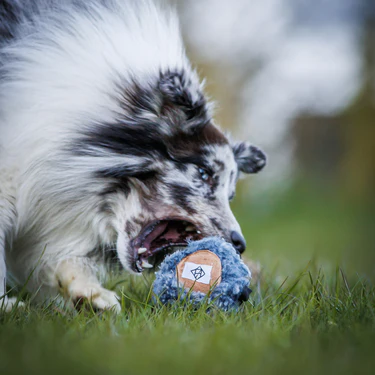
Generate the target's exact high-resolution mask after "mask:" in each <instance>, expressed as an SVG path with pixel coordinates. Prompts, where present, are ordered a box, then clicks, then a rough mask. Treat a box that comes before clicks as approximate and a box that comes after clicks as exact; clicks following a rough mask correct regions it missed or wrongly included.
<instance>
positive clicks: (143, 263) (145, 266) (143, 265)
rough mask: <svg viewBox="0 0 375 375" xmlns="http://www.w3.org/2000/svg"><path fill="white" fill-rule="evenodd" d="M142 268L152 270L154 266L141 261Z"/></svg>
mask: <svg viewBox="0 0 375 375" xmlns="http://www.w3.org/2000/svg"><path fill="white" fill-rule="evenodd" d="M142 267H143V268H153V267H154V266H153V265H152V264H150V263H149V262H147V260H143V261H142Z"/></svg>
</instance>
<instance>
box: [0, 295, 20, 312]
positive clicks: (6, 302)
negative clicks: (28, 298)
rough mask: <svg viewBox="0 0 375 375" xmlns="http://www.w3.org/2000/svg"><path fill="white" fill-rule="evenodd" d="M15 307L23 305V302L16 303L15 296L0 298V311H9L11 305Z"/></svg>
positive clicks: (11, 307)
mask: <svg viewBox="0 0 375 375" xmlns="http://www.w3.org/2000/svg"><path fill="white" fill-rule="evenodd" d="M16 305H17V307H24V306H25V304H24V303H23V302H20V301H19V302H18V304H17V298H16V297H11V298H8V297H7V296H5V297H4V298H2V299H1V300H0V311H4V312H10V311H12V309H13V307H14V306H16Z"/></svg>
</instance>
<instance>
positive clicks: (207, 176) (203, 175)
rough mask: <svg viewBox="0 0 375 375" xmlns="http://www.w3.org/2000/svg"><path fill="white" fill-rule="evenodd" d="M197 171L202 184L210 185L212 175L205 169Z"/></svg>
mask: <svg viewBox="0 0 375 375" xmlns="http://www.w3.org/2000/svg"><path fill="white" fill-rule="evenodd" d="M198 171H199V174H200V175H201V179H202V180H203V181H204V182H207V183H210V181H211V178H212V174H211V173H210V172H209V171H208V170H207V169H204V168H201V167H199V168H198Z"/></svg>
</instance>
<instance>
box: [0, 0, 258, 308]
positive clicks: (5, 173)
mask: <svg viewBox="0 0 375 375" xmlns="http://www.w3.org/2000/svg"><path fill="white" fill-rule="evenodd" d="M202 89H203V88H202V84H201V83H200V82H199V79H198V77H197V74H196V72H195V71H194V70H193V69H192V67H191V65H190V63H189V61H188V60H187V58H186V56H185V52H184V48H183V44H182V42H181V38H180V34H179V27H178V22H177V19H176V16H175V15H174V13H173V12H169V11H166V10H163V9H161V8H160V7H158V6H155V5H153V4H151V3H150V2H145V1H142V2H135V1H133V2H131V1H120V0H96V1H94V0H64V1H60V0H49V1H47V0H34V1H22V0H1V1H0V296H3V297H2V301H3V305H5V306H6V307H7V308H10V307H11V306H12V303H13V302H14V301H13V300H12V299H10V298H7V296H6V295H5V294H4V293H5V278H6V271H8V275H10V276H11V277H12V278H13V279H14V281H16V282H17V283H20V284H22V283H25V282H26V280H27V279H28V278H30V279H29V281H28V284H27V286H28V289H29V290H30V291H32V292H36V291H39V295H42V296H43V297H46V296H53V295H56V294H57V293H58V292H60V293H62V294H63V295H64V296H65V297H66V298H67V299H68V300H73V301H75V300H77V299H79V298H82V297H86V298H88V299H90V301H91V302H92V304H93V305H94V307H96V308H98V309H106V308H110V307H113V308H114V309H115V310H116V311H119V308H120V307H119V303H118V301H117V298H116V295H115V293H113V292H111V291H108V290H106V289H104V288H103V287H102V286H101V284H100V282H99V281H98V275H97V273H98V270H99V269H100V268H101V265H102V264H103V259H104V258H105V257H104V255H105V254H106V253H107V250H108V249H114V252H115V254H116V256H117V258H118V259H119V261H120V262H121V264H122V265H123V267H124V268H126V269H128V270H130V271H133V272H141V271H142V267H137V265H136V262H135V261H136V257H137V254H136V250H137V249H136V248H135V243H136V241H137V238H139V236H141V234H142V233H144V231H145V228H148V226H149V225H150V223H155V222H158V221H160V220H170V219H171V218H173V220H187V221H188V222H189V223H192V224H194V226H195V228H199V230H200V231H201V232H202V233H201V235H202V236H205V235H219V236H221V237H223V238H225V239H227V240H228V241H231V240H232V241H234V239H233V235H232V234H233V233H234V232H236V233H237V236H236V241H237V242H238V241H240V243H241V239H240V240H239V239H238V236H239V233H240V228H239V225H238V223H237V221H236V220H235V218H234V216H233V214H232V212H231V210H230V207H229V200H230V199H231V198H232V197H233V195H234V189H235V183H236V180H237V177H238V174H239V171H242V172H244V173H255V172H257V171H259V170H260V169H261V168H262V167H263V166H264V164H265V157H264V154H263V153H262V152H261V151H260V150H259V149H257V148H255V147H254V146H251V145H249V144H248V143H236V144H231V143H230V142H229V141H228V139H227V137H226V136H225V135H224V134H223V133H222V132H221V131H220V130H219V129H218V128H217V127H216V126H215V125H214V124H213V122H212V119H211V113H210V104H209V103H208V102H207V100H206V99H205V97H204V94H203V91H202ZM198 233H199V232H198ZM240 247H241V246H240ZM242 247H243V241H242ZM242 250H243V249H242ZM0 301H1V300H0Z"/></svg>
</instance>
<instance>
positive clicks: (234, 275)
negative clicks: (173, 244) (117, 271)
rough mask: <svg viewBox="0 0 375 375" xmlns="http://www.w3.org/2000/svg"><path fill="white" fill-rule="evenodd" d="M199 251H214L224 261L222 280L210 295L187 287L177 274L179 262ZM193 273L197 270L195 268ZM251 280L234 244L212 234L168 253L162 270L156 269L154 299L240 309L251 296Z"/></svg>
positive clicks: (162, 301) (248, 271)
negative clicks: (204, 303)
mask: <svg viewBox="0 0 375 375" xmlns="http://www.w3.org/2000/svg"><path fill="white" fill-rule="evenodd" d="M199 250H209V251H211V252H213V253H214V254H216V255H217V256H218V257H219V259H220V262H221V282H220V283H219V284H218V285H216V286H215V285H214V286H213V287H212V289H211V290H210V291H209V293H208V294H205V293H202V292H199V291H194V290H192V288H191V289H188V288H185V287H184V285H182V284H181V283H180V282H179V281H178V277H177V265H178V264H179V263H180V262H181V261H182V260H183V259H184V258H186V257H187V256H189V255H191V254H193V253H195V252H197V251H199ZM197 269H198V270H199V269H200V268H199V265H198V264H197ZM193 272H197V271H195V270H193ZM201 272H202V270H201ZM200 276H201V275H200ZM250 280H251V272H250V270H249V268H248V267H247V266H246V265H245V264H244V263H243V261H242V260H241V258H240V256H239V255H238V253H237V252H236V250H235V249H234V248H233V246H232V245H231V244H230V243H228V242H226V241H224V240H223V239H221V238H219V237H208V238H205V239H203V240H200V241H192V242H190V243H189V244H188V246H187V247H186V248H185V249H184V250H181V251H177V252H175V253H173V254H171V255H168V256H167V257H166V258H165V259H164V261H163V262H162V263H161V265H160V269H159V271H158V272H156V279H155V282H154V285H153V292H154V299H155V300H156V301H160V302H161V303H163V304H169V303H173V302H174V301H176V300H178V299H183V300H185V301H189V302H192V303H194V304H196V305H198V304H199V303H202V302H203V301H208V302H209V303H213V304H215V305H216V306H217V307H219V308H220V309H223V310H225V311H227V310H231V309H238V307H239V305H240V304H241V303H242V302H244V301H247V299H248V298H249V295H250V292H251V290H250V288H249V285H250Z"/></svg>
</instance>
